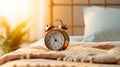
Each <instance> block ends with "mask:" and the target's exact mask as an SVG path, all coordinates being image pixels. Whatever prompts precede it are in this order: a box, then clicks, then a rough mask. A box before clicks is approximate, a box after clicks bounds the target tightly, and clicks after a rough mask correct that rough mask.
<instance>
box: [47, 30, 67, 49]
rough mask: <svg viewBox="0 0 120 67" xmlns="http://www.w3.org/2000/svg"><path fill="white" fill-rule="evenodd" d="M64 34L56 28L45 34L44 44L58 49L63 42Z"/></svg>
mask: <svg viewBox="0 0 120 67" xmlns="http://www.w3.org/2000/svg"><path fill="white" fill-rule="evenodd" d="M65 40H66V38H65V35H64V33H63V32H61V31H58V30H52V31H50V32H48V33H47V34H46V36H45V45H46V46H47V47H48V48H49V49H51V50H59V49H61V48H62V47H63V45H64V44H65Z"/></svg>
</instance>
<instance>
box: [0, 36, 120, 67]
mask: <svg viewBox="0 0 120 67" xmlns="http://www.w3.org/2000/svg"><path fill="white" fill-rule="evenodd" d="M43 40H44V39H41V40H39V41H37V42H35V43H33V44H32V45H30V46H28V47H24V48H20V49H18V50H16V51H13V52H11V53H8V54H5V55H3V56H2V57H0V65H1V67H40V66H41V67H58V66H59V67H107V66H108V67H120V65H119V64H120V42H119V41H114V42H112V41H111V42H81V40H82V37H78V36H71V37H70V45H69V46H68V48H67V49H66V50H63V51H50V50H48V49H47V48H46V47H45V46H44V42H43Z"/></svg>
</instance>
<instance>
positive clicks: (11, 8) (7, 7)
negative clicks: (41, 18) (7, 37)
mask: <svg viewBox="0 0 120 67" xmlns="http://www.w3.org/2000/svg"><path fill="white" fill-rule="evenodd" d="M16 11H17V0H0V15H1V16H5V17H6V18H7V19H8V20H9V22H10V24H11V25H12V26H14V25H15V21H16V20H13V19H16V15H15V14H16V13H17V12H16Z"/></svg>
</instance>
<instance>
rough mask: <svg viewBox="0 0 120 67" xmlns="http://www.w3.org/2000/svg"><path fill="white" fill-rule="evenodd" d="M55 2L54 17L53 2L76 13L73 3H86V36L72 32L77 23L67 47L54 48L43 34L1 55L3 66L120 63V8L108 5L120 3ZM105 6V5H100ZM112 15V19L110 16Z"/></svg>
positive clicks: (110, 66)
mask: <svg viewBox="0 0 120 67" xmlns="http://www.w3.org/2000/svg"><path fill="white" fill-rule="evenodd" d="M87 1H88V3H87V4H74V3H73V2H74V0H71V2H72V3H71V4H67V5H65V4H54V3H53V0H50V2H51V6H52V7H51V13H50V14H51V18H50V19H51V20H53V19H54V18H53V13H52V10H53V7H54V6H60V5H61V6H70V7H71V9H72V10H71V12H72V13H71V14H73V7H74V6H81V5H82V6H85V7H83V13H84V21H85V32H84V35H83V36H73V34H74V33H75V32H74V27H78V28H81V27H84V26H74V22H73V17H71V21H72V22H71V24H72V26H68V27H69V28H70V29H71V30H70V31H68V33H70V34H69V35H70V43H69V46H68V48H67V49H66V50H63V51H51V50H49V49H47V48H46V46H45V44H44V38H42V39H40V40H39V41H37V42H35V43H33V44H31V45H30V46H27V47H23V48H20V49H18V50H16V51H13V52H11V53H8V54H5V55H3V56H1V57H0V66H1V67H120V38H119V36H120V31H119V30H120V27H119V24H120V23H119V22H120V20H119V17H120V9H116V8H115V9H114V8H109V7H108V8H106V6H120V3H116V4H114V3H107V0H102V1H103V4H99V3H97V4H91V3H90V2H91V0H87ZM101 6H102V7H101ZM110 19H112V20H110Z"/></svg>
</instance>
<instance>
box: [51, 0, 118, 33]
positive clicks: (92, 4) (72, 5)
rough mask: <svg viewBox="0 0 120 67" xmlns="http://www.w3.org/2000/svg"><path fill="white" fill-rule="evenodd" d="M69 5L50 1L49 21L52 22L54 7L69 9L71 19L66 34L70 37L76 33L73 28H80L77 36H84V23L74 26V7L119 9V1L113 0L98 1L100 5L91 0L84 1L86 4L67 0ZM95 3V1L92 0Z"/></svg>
mask: <svg viewBox="0 0 120 67" xmlns="http://www.w3.org/2000/svg"><path fill="white" fill-rule="evenodd" d="M69 1H70V3H54V0H50V20H53V19H54V9H55V8H54V7H55V6H61V7H64V6H68V7H70V8H71V10H70V13H71V18H70V21H71V22H69V23H70V25H68V27H69V28H70V29H71V30H70V31H69V32H68V33H70V35H76V34H75V33H76V31H74V28H80V29H83V30H82V33H80V34H77V35H83V34H84V27H85V25H84V22H82V23H83V24H81V25H74V20H75V19H74V18H73V16H74V7H77V6H79V7H81V6H104V7H111V6H112V7H115V6H119V7H120V1H119V2H115V1H118V0H113V1H114V3H113V2H109V1H110V0H99V1H102V3H101V2H100V3H92V1H93V0H86V1H87V3H74V2H75V0H69ZM94 1H95V0H94Z"/></svg>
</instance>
